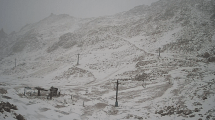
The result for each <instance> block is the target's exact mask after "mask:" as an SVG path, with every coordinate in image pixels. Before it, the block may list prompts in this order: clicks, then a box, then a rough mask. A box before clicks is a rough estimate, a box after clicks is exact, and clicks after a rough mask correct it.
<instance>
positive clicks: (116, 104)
mask: <svg viewBox="0 0 215 120" xmlns="http://www.w3.org/2000/svg"><path fill="white" fill-rule="evenodd" d="M118 84H119V82H118V80H117V82H116V102H115V107H118V101H117V96H118Z"/></svg>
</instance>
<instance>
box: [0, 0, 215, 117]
mask: <svg viewBox="0 0 215 120" xmlns="http://www.w3.org/2000/svg"><path fill="white" fill-rule="evenodd" d="M214 11H215V2H214V1H213V0H159V1H158V2H155V3H153V4H152V5H151V6H146V5H140V6H137V7H135V8H133V9H131V10H129V11H126V12H122V13H118V14H116V15H112V16H103V17H99V18H87V19H81V18H74V17H71V16H69V15H65V14H61V15H55V14H51V15H50V16H48V17H47V18H45V19H43V20H41V21H39V22H37V23H34V24H28V25H26V26H24V27H23V28H22V29H21V30H20V31H19V32H17V33H13V34H10V35H5V34H4V32H3V30H2V31H0V37H1V39H0V40H1V41H0V42H1V47H0V50H1V52H0V100H1V101H2V104H6V102H9V103H10V104H9V103H7V104H8V105H9V106H11V104H12V105H15V106H16V107H17V108H16V109H12V108H11V110H10V111H9V110H8V109H6V108H5V109H1V111H0V112H1V113H0V118H1V119H15V118H16V117H17V116H18V115H19V114H20V115H21V116H23V117H24V118H26V119H35V120H36V119H44V120H45V119H92V120H94V119H149V120H151V119H163V120H166V119H176V120H177V119H178V120H181V119H190V120H196V119H199V120H201V119H215V113H214V111H215V109H214V108H215V106H214V99H215V96H214V93H215V92H214V89H215V86H214V82H215V81H214V78H215V69H214V67H215V65H214V61H215V51H214V47H215V13H214ZM2 36H3V37H2ZM159 49H160V56H159ZM78 58H79V60H78ZM77 63H78V64H77ZM117 80H119V83H120V84H119V92H118V102H119V107H114V105H115V99H116V91H115V90H116V81H117ZM52 86H54V87H57V88H58V89H59V91H60V96H56V97H53V98H52V100H50V99H47V95H48V94H49V91H41V96H37V89H36V88H38V87H41V88H44V89H46V90H48V89H49V88H50V87H52ZM24 91H25V95H24Z"/></svg>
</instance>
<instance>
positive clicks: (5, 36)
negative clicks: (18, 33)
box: [0, 28, 7, 38]
mask: <svg viewBox="0 0 215 120" xmlns="http://www.w3.org/2000/svg"><path fill="white" fill-rule="evenodd" d="M0 38H7V34H6V33H5V32H4V30H3V28H2V29H1V31H0Z"/></svg>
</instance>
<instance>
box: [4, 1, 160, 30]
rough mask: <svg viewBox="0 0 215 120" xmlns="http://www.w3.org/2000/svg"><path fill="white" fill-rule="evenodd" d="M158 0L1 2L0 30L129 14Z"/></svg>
mask: <svg viewBox="0 0 215 120" xmlns="http://www.w3.org/2000/svg"><path fill="white" fill-rule="evenodd" d="M155 1H158V0H0V29H1V28H3V29H4V31H5V32H6V33H10V32H12V31H18V30H20V29H21V27H23V26H24V25H26V24H30V23H35V22H38V21H39V20H42V19H43V18H45V17H47V16H49V15H50V14H51V13H54V14H69V15H70V16H74V17H81V18H86V17H98V16H104V15H112V14H115V13H119V12H122V11H127V10H129V9H131V8H133V7H135V6H138V5H142V4H146V5H150V4H151V3H152V2H155Z"/></svg>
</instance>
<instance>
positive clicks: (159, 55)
mask: <svg viewBox="0 0 215 120" xmlns="http://www.w3.org/2000/svg"><path fill="white" fill-rule="evenodd" d="M160 52H161V48H160V47H159V57H160Z"/></svg>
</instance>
